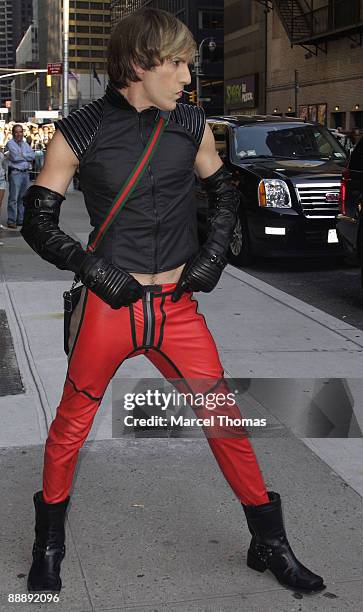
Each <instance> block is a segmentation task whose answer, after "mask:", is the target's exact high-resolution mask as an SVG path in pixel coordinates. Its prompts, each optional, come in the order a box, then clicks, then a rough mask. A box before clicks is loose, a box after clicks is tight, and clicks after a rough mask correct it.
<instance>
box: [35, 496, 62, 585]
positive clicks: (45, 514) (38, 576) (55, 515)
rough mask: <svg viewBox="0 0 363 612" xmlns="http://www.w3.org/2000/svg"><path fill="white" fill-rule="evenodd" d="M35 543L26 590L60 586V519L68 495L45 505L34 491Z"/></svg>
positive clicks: (41, 497)
mask: <svg viewBox="0 0 363 612" xmlns="http://www.w3.org/2000/svg"><path fill="white" fill-rule="evenodd" d="M33 500H34V506H35V542H34V546H33V563H32V566H31V568H30V572H29V576H28V591H30V592H42V593H52V592H54V591H56V592H58V591H60V590H61V588H62V581H61V579H60V576H59V572H60V564H61V562H62V560H63V559H64V555H65V552H66V547H65V545H64V540H65V533H64V521H65V516H66V510H67V506H68V502H69V497H67V498H66V499H65V500H64V501H62V502H59V503H58V504H46V503H45V501H43V495H42V491H38V493H35V494H34V497H33Z"/></svg>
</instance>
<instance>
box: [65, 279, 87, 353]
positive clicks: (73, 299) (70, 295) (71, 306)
mask: <svg viewBox="0 0 363 612" xmlns="http://www.w3.org/2000/svg"><path fill="white" fill-rule="evenodd" d="M76 282H77V281H76ZM76 282H75V283H73V285H72V287H71V288H70V289H69V291H65V292H64V293H63V306H64V325H63V341H64V352H65V354H66V355H68V353H69V348H68V342H69V331H70V324H71V317H72V314H73V312H74V310H75V308H76V306H77V304H78V302H79V300H80V298H81V294H82V289H83V285H80V286H79V287H75V288H74V285H75V284H76Z"/></svg>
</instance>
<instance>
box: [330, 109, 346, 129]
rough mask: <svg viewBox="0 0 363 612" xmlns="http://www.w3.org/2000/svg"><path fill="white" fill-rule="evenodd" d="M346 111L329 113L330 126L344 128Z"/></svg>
mask: <svg viewBox="0 0 363 612" xmlns="http://www.w3.org/2000/svg"><path fill="white" fill-rule="evenodd" d="M345 122H346V113H331V121H330V127H332V128H338V127H341V128H343V130H345Z"/></svg>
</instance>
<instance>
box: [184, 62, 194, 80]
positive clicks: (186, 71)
mask: <svg viewBox="0 0 363 612" xmlns="http://www.w3.org/2000/svg"><path fill="white" fill-rule="evenodd" d="M183 82H184V84H185V85H190V83H191V82H192V77H191V75H190V70H189V66H188V65H186V66H185V69H184V72H183Z"/></svg>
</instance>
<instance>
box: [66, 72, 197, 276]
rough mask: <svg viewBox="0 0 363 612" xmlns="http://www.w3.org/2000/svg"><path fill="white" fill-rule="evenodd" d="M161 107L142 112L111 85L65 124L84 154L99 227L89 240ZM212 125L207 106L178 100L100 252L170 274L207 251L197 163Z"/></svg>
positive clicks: (85, 182)
mask: <svg viewBox="0 0 363 612" xmlns="http://www.w3.org/2000/svg"><path fill="white" fill-rule="evenodd" d="M159 113H160V111H159V109H157V108H156V107H150V108H148V109H146V110H143V111H142V112H138V111H137V110H136V109H135V107H133V106H131V105H130V104H129V102H128V101H127V100H126V98H125V97H124V96H123V95H122V94H121V93H120V92H119V91H117V89H115V88H114V87H113V86H112V85H110V84H109V85H108V86H107V89H106V93H105V95H104V96H103V97H102V98H99V99H98V100H95V101H94V102H91V103H90V104H87V105H86V106H84V107H83V108H81V109H78V110H76V111H74V112H73V113H71V114H70V115H69V116H68V117H66V118H64V119H62V120H60V121H58V122H57V123H56V127H57V128H58V129H60V130H61V132H62V134H63V136H64V137H65V138H66V140H67V142H68V144H69V145H70V146H71V148H72V150H73V151H74V153H75V154H76V156H77V157H78V159H79V162H80V164H79V173H80V185H81V189H82V191H83V194H84V199H85V203H86V207H87V210H88V213H89V215H90V220H91V225H92V226H93V227H94V228H95V229H94V231H93V232H91V234H90V237H89V243H90V242H92V240H93V238H94V237H95V236H96V233H97V229H98V227H99V226H100V225H101V223H102V222H103V220H104V219H105V217H106V216H107V213H108V211H109V209H110V207H111V205H112V203H113V202H114V200H115V198H116V196H117V195H118V193H119V191H120V189H121V187H122V185H123V184H124V182H125V180H126V179H127V178H128V176H129V174H130V173H131V171H132V170H133V168H134V166H135V164H136V162H137V161H138V159H139V157H140V155H141V154H142V152H143V150H144V148H145V145H146V143H147V141H148V139H149V136H150V134H151V132H152V130H153V128H154V126H155V121H157V120H158V118H159ZM204 128H205V114H204V111H203V109H202V108H199V107H196V106H192V105H189V104H181V103H178V104H177V106H176V109H175V110H174V111H172V113H171V115H170V120H169V124H168V126H167V128H166V130H165V131H164V133H163V135H162V136H161V139H160V142H159V144H158V147H157V150H156V152H155V154H154V156H153V158H152V159H151V162H150V164H149V166H148V168H147V169H146V171H145V172H144V174H143V176H142V178H141V180H140V181H139V183H138V184H137V186H136V188H135V190H134V192H133V193H132V194H131V196H130V198H129V199H128V200H127V202H126V204H125V205H124V207H123V208H122V210H121V212H120V213H119V215H118V217H117V219H116V220H115V221H114V223H113V224H112V226H111V227H110V229H109V230H108V231H107V234H106V236H105V238H104V239H103V240H102V241H101V242H100V245H99V246H98V247H97V250H96V253H97V254H98V255H101V256H103V257H105V258H106V259H107V260H108V261H111V262H112V263H114V264H115V265H117V266H119V267H120V268H123V269H124V270H127V271H129V272H139V273H150V274H155V273H157V272H164V271H167V270H171V269H173V268H176V267H178V266H179V265H181V264H183V263H184V262H185V261H186V260H187V259H188V258H189V257H191V256H192V255H193V254H194V253H196V251H197V250H198V248H199V243H198V234H197V214H196V213H197V211H196V203H195V199H194V185H195V175H194V171H193V168H194V161H195V157H196V154H197V152H198V148H199V145H200V142H201V140H202V137H203V133H204Z"/></svg>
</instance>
